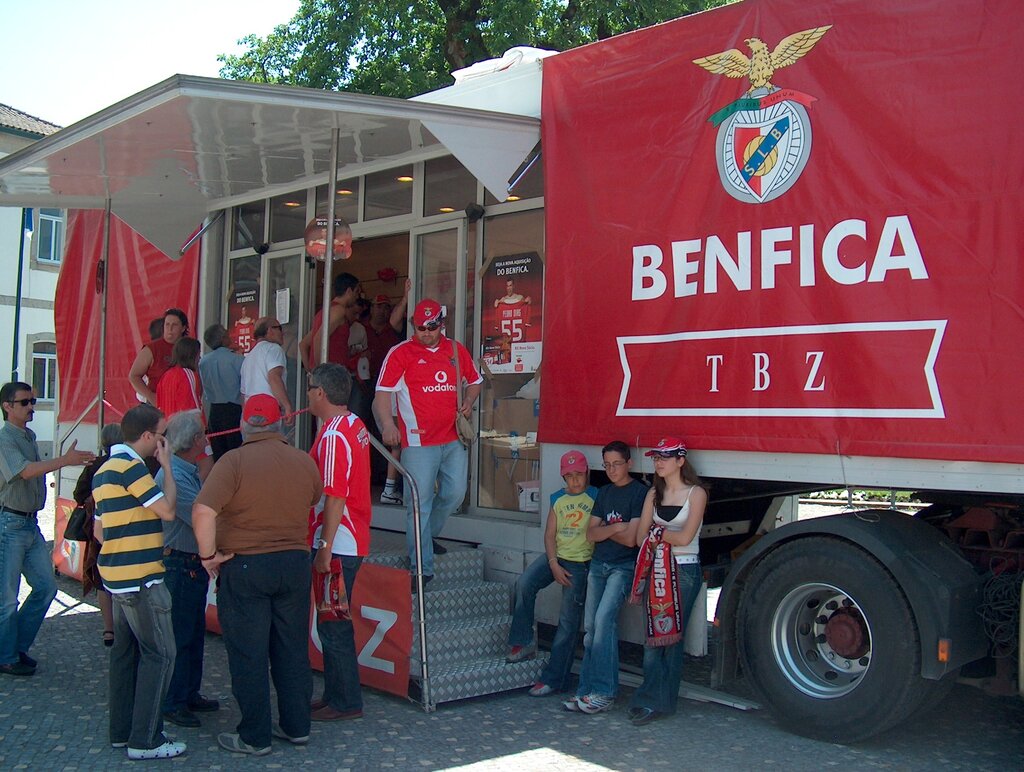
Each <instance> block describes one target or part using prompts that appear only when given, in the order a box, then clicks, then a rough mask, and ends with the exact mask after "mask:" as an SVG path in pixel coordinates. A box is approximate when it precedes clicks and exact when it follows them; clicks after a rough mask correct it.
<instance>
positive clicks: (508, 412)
mask: <svg viewBox="0 0 1024 772" xmlns="http://www.w3.org/2000/svg"><path fill="white" fill-rule="evenodd" d="M483 223H484V254H483V260H482V262H481V266H480V268H479V270H481V271H482V270H483V266H484V265H489V264H490V262H491V261H492V260H493V259H495V258H497V257H501V256H508V255H519V254H529V253H536V255H538V256H539V257H540V258H541V259H542V260H543V258H544V213H543V210H541V209H537V210H533V211H529V212H516V213H513V214H507V215H502V216H500V217H491V218H487V219H485V220H484V221H483ZM537 289H539V290H540V291H542V287H540V288H531V292H530V294H531V296H532V297H531V300H532V302H533V303H535V304H540V303H541V301H542V300H543V298H542V297H541V294H540V291H537ZM487 300H488V298H487V296H486V295H484V296H483V299H482V301H481V302H480V303H478V304H477V305H478V308H479V313H480V314H481V315H482V317H481V320H480V329H481V337H482V338H483V339H484V340H483V341H482V342H483V343H484V344H485V346H484V347H485V349H486V347H487V344H488V343H493V342H494V341H493V340H492V341H488V330H489V329H490V328H492V327H493V324H494V304H493V303H492V302H487ZM478 352H479V349H478ZM499 369H500V368H498V367H495V368H494V369H493V370H492V371H491V373H490V375H489V377H485V378H484V386H483V392H482V393H481V395H480V429H481V438H480V442H479V443H477V448H478V453H479V459H478V469H479V484H478V488H477V503H478V504H479V506H481V507H493V508H495V509H501V510H505V513H504V514H503V515H502V517H504V518H513V519H521V520H524V521H526V522H533V523H538V522H540V510H539V505H538V503H537V501H536V500H535V498H534V497H533V495H532V494H531V491H533V490H534V487H533V486H534V484H535V483H536V482H537V481H538V480H539V479H540V450H539V446H538V445H537V439H536V436H537V435H536V432H537V420H538V415H539V412H540V405H539V402H537V401H536V400H535V399H524V398H522V397H519V396H517V393H518V392H519V390H520V389H521V388H522V387H523V386H525V385H526V384H527V383H529V381H530V380H531V378H533V376H534V374H533V373H530V372H516V371H515V368H514V367H512V368H511V369H512V371H511V372H496V370H499ZM524 489H525V491H526V493H523V490H524Z"/></svg>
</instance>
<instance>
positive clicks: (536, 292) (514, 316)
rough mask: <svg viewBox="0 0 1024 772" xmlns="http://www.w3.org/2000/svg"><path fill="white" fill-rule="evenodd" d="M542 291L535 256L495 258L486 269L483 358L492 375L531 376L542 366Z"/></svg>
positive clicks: (541, 272)
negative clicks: (530, 374) (523, 374)
mask: <svg viewBox="0 0 1024 772" xmlns="http://www.w3.org/2000/svg"><path fill="white" fill-rule="evenodd" d="M543 287H544V263H543V262H542V261H541V259H540V256H539V255H538V254H537V253H536V252H523V253H520V254H517V255H503V256H501V257H495V258H494V259H493V260H491V262H490V263H489V264H488V265H487V267H486V268H485V269H484V276H483V297H484V324H483V332H482V335H483V351H482V352H481V355H482V357H483V360H484V361H485V362H486V363H487V366H488V367H489V368H490V370H491V372H493V373H532V372H536V370H537V368H538V367H539V366H540V360H541V348H542V344H541V339H542V336H541V329H542V324H541V309H542V308H543V297H542V293H543Z"/></svg>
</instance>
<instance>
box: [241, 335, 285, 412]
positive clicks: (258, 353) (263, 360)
mask: <svg viewBox="0 0 1024 772" xmlns="http://www.w3.org/2000/svg"><path fill="white" fill-rule="evenodd" d="M253 335H254V337H255V338H256V345H255V346H253V347H252V350H251V351H250V352H249V353H248V354H246V355H245V359H243V360H242V370H241V388H242V397H243V399H249V397H253V396H255V395H257V394H269V395H270V396H272V397H275V398H276V399H277V401H278V402H280V403H281V405H283V406H284V412H285V422H286V423H289V424H290V423H291V422H292V420H293V419H292V418H291V417H290V414H291V412H292V403H291V400H289V399H288V388H287V387H286V386H285V383H284V376H285V371H286V369H287V367H288V359H287V357H286V356H285V353H284V349H283V348H282V345H281V344H282V343H284V328H283V327H282V325H281V323H280V322H279V321H277V319H275V318H274V317H272V316H264V317H261V318H260V319H257V320H256V328H255V329H254V330H253Z"/></svg>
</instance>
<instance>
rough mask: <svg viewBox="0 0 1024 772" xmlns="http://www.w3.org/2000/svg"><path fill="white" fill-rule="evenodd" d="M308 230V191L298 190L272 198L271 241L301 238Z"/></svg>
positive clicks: (277, 241)
mask: <svg viewBox="0 0 1024 772" xmlns="http://www.w3.org/2000/svg"><path fill="white" fill-rule="evenodd" d="M305 230H306V191H305V190H297V191H295V192H294V193H287V194H285V195H283V196H274V197H273V198H272V199H270V242H271V243H272V244H280V243H281V242H283V241H294V240H296V239H301V238H302V234H303V232H304V231H305Z"/></svg>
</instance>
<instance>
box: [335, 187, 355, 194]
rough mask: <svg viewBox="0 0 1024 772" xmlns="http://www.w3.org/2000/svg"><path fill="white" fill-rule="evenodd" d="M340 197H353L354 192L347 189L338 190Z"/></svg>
mask: <svg viewBox="0 0 1024 772" xmlns="http://www.w3.org/2000/svg"><path fill="white" fill-rule="evenodd" d="M338 195H339V196H351V195H352V191H351V190H349V189H347V188H338Z"/></svg>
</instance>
